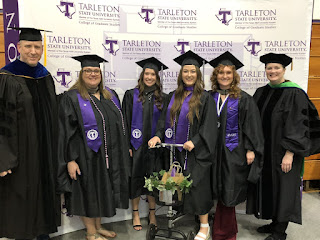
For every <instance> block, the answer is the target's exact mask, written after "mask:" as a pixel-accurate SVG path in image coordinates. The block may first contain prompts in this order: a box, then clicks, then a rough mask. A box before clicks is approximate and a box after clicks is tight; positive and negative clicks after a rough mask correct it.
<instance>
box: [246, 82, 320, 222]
mask: <svg viewBox="0 0 320 240" xmlns="http://www.w3.org/2000/svg"><path fill="white" fill-rule="evenodd" d="M254 99H255V100H256V102H257V105H258V108H259V110H260V114H261V119H262V127H263V132H264V138H265V144H264V164H263V170H262V176H261V179H260V180H259V182H258V184H257V185H255V186H254V187H253V188H252V189H250V195H251V196H250V198H248V205H247V207H248V209H247V212H248V213H254V214H255V215H256V217H258V218H263V219H275V220H277V221H278V222H288V221H290V222H294V223H298V224H301V223H302V222H301V196H300V185H301V178H300V173H301V169H302V166H303V161H304V157H307V156H309V155H310V154H312V153H315V152H313V151H314V149H313V147H312V146H313V144H312V142H314V140H316V141H318V146H319V139H315V137H316V136H315V135H314V134H313V131H314V128H313V127H312V126H313V125H314V123H316V124H315V125H318V126H319V121H318V120H317V119H319V117H318V114H317V111H316V109H315V107H314V105H313V104H312V103H311V102H310V100H309V99H308V96H307V95H306V93H305V92H304V91H303V90H301V89H300V88H296V87H288V88H287V87H285V88H283V87H280V88H272V87H270V86H269V85H266V86H264V87H261V88H258V89H257V91H256V93H255V94H254ZM318 135H319V134H318ZM286 150H289V151H290V152H293V153H294V157H293V162H292V169H291V170H290V171H289V172H288V173H284V172H283V171H282V170H281V163H282V158H283V156H284V155H285V152H286Z"/></svg>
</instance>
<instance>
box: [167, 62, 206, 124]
mask: <svg viewBox="0 0 320 240" xmlns="http://www.w3.org/2000/svg"><path fill="white" fill-rule="evenodd" d="M195 67H196V73H197V79H196V82H195V84H194V88H193V94H192V96H191V99H190V101H189V112H188V114H187V117H188V120H189V122H190V123H191V124H193V115H194V114H195V115H196V117H197V118H198V119H199V118H200V115H199V109H200V105H201V102H200V98H201V96H202V93H203V91H204V82H203V80H202V74H201V71H200V69H199V67H197V66H195ZM182 71H183V67H182V68H181V69H180V72H179V76H178V80H177V81H178V88H177V89H176V92H175V96H174V102H173V104H172V107H171V110H170V121H171V125H173V122H174V118H175V116H176V114H177V112H180V110H181V107H182V103H183V99H184V96H185V90H184V83H183V80H182Z"/></svg>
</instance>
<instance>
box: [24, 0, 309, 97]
mask: <svg viewBox="0 0 320 240" xmlns="http://www.w3.org/2000/svg"><path fill="white" fill-rule="evenodd" d="M144 3H147V1H144V2H143V1H137V0H131V1H124V0H118V1H103V0H95V1H89V0H50V1H45V3H44V2H43V1H42V0H29V1H19V15H20V26H33V27H37V28H42V29H47V30H51V31H52V33H47V34H46V63H47V65H46V66H47V68H48V70H49V71H50V72H51V73H52V75H53V76H54V79H55V83H56V89H57V93H61V92H63V91H66V90H67V89H68V88H69V87H70V86H72V85H73V84H74V82H75V81H76V79H77V77H78V74H79V70H80V64H79V63H78V62H77V61H75V60H73V59H71V58H70V57H71V56H77V55H82V54H98V55H100V56H102V57H104V58H105V59H107V60H108V61H109V63H106V64H105V65H104V73H105V77H104V81H105V84H106V85H107V86H109V87H110V88H113V89H115V90H116V91H117V92H118V94H119V95H120V96H122V95H123V94H124V91H125V90H126V89H128V88H132V87H134V86H135V85H136V84H137V79H138V76H139V73H140V71H141V68H139V67H138V66H137V65H136V64H135V62H136V61H139V60H141V59H144V58H147V57H151V56H154V57H157V58H159V59H161V61H162V62H163V63H165V64H166V65H167V66H168V67H169V69H168V70H166V71H164V90H165V92H170V91H172V90H173V89H175V87H176V79H177V74H178V71H179V68H180V67H179V65H178V64H176V63H175V62H174V61H173V60H172V59H173V58H175V57H177V56H178V55H180V54H181V53H183V52H185V51H187V50H189V49H191V50H193V51H194V52H196V53H197V54H199V55H200V56H202V57H204V58H205V59H206V60H211V59H213V58H215V57H216V56H218V55H220V54H221V53H223V52H224V51H226V50H228V51H230V52H232V53H233V54H234V55H235V56H236V57H237V58H239V60H241V61H242V62H243V63H244V65H245V66H244V67H243V68H241V69H239V73H240V76H241V88H242V89H243V90H245V91H247V92H248V93H250V94H253V93H254V91H255V89H256V88H257V87H260V86H262V85H264V84H266V82H267V80H266V77H265V73H264V65H263V64H261V63H260V61H259V57H260V56H261V55H263V54H265V53H269V52H276V53H285V54H288V55H289V56H291V57H292V58H293V65H294V68H293V71H291V69H290V66H289V67H288V69H287V71H286V78H287V79H289V80H292V81H294V82H296V83H298V84H299V85H300V86H301V87H302V88H303V89H305V90H306V89H307V84H308V68H309V50H310V33H311V23H312V6H313V1H312V0H296V1H295V2H294V4H293V3H292V1H290V0H267V1H266V0H265V1H255V0H237V1H225V0H216V1H202V2H201V4H194V1H190V0H184V1H182V0H180V1H178V0H170V1H169V0H163V1H152V2H151V1H148V5H144ZM211 72H212V67H211V66H210V65H206V67H205V76H204V79H205V83H206V89H210V83H209V79H210V74H211Z"/></svg>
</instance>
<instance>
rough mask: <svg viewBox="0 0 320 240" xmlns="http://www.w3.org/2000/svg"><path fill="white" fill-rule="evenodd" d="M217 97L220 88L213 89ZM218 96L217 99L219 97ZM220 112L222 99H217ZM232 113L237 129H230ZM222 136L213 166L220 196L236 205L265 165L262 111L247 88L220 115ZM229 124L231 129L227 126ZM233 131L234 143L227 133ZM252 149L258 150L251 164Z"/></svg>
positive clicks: (229, 204)
mask: <svg viewBox="0 0 320 240" xmlns="http://www.w3.org/2000/svg"><path fill="white" fill-rule="evenodd" d="M210 93H211V94H212V95H213V97H214V99H215V97H216V98H217V99H218V97H219V94H218V93H217V92H212V91H211V92H210ZM217 99H215V101H217ZM232 100H234V101H237V102H238V103H237V104H236V105H230V103H231V101H232ZM215 106H216V107H217V112H218V109H219V102H215ZM232 116H236V119H234V125H235V127H236V128H237V129H236V131H234V132H230V133H227V132H228V131H229V130H230V128H231V127H230V125H231V124H233V123H232V122H231V121H230V120H231V119H232ZM218 122H219V124H218V126H220V127H219V130H218V131H219V137H218V139H219V140H218V142H217V150H216V159H217V164H215V165H214V167H215V168H214V170H213V174H212V177H213V181H212V182H213V188H214V190H217V195H218V199H219V200H220V201H221V202H222V203H223V205H224V206H227V207H234V206H236V205H237V204H239V203H241V202H244V201H245V200H246V198H247V189H248V183H249V182H252V183H256V182H257V181H258V179H259V177H260V174H261V170H262V165H263V158H262V154H263V147H264V145H263V141H264V139H263V133H262V126H261V120H260V113H259V109H258V108H257V105H256V103H255V101H254V99H253V98H252V97H251V96H250V95H248V94H247V93H246V92H244V91H241V92H240V96H239V97H238V98H233V97H230V96H229V97H228V98H227V99H226V100H225V102H224V105H223V106H222V110H221V112H220V116H219V117H218ZM227 128H228V129H227ZM228 134H229V135H230V134H231V135H232V134H233V139H230V140H231V141H232V142H233V144H234V146H231V145H230V146H229V145H228V144H227V142H228V138H226V135H228ZM247 150H251V151H253V152H254V153H255V159H254V161H253V163H252V164H251V165H248V164H247V158H246V153H247Z"/></svg>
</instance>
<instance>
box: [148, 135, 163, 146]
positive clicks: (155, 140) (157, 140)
mask: <svg viewBox="0 0 320 240" xmlns="http://www.w3.org/2000/svg"><path fill="white" fill-rule="evenodd" d="M157 143H161V140H160V138H159V137H157V136H155V137H153V138H151V139H150V140H149V142H148V146H149V147H150V148H154V147H155V146H156V144H157Z"/></svg>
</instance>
